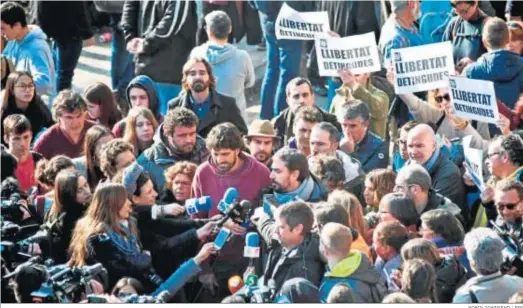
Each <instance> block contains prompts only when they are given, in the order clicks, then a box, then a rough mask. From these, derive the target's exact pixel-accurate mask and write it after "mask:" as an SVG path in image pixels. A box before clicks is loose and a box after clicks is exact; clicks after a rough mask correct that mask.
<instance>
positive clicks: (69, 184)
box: [47, 170, 82, 221]
mask: <svg viewBox="0 0 523 308" xmlns="http://www.w3.org/2000/svg"><path fill="white" fill-rule="evenodd" d="M81 176H82V175H81V174H80V172H78V171H68V170H63V171H60V173H58V175H57V176H56V180H55V184H54V202H53V206H52V207H51V209H50V210H49V218H48V219H47V221H53V220H55V219H57V218H58V216H60V214H61V213H62V212H64V211H67V210H68V209H70V208H72V207H75V206H82V205H80V204H78V202H77V201H76V191H77V190H78V179H79V178H80V177H81Z"/></svg>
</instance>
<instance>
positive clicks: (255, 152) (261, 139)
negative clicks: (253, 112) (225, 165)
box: [245, 120, 281, 168]
mask: <svg viewBox="0 0 523 308" xmlns="http://www.w3.org/2000/svg"><path fill="white" fill-rule="evenodd" d="M280 139H281V138H280V137H278V136H276V133H275V132H274V128H273V127H272V124H271V121H269V120H254V121H253V122H252V123H251V126H249V132H248V134H247V136H245V143H246V145H247V148H248V149H249V152H250V153H251V155H252V156H254V158H256V160H257V161H259V162H260V163H262V164H264V165H265V166H267V167H268V168H270V166H271V162H272V153H273V150H274V148H275V143H276V142H279V141H280Z"/></svg>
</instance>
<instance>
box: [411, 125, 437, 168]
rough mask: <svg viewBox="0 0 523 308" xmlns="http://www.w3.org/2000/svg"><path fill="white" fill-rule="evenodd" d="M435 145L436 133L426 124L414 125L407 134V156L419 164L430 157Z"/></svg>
mask: <svg viewBox="0 0 523 308" xmlns="http://www.w3.org/2000/svg"><path fill="white" fill-rule="evenodd" d="M436 146H437V142H436V134H435V133H434V130H433V129H432V128H431V127H430V126H428V125H427V124H418V125H416V126H415V127H414V128H413V129H412V130H411V131H410V132H409V134H408V136H407V147H408V149H407V151H408V153H409V158H410V159H411V160H413V161H414V162H416V163H418V164H420V165H423V164H425V163H426V162H427V161H428V160H429V159H430V157H431V156H432V154H433V153H434V151H435V150H436Z"/></svg>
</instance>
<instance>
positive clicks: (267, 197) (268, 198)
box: [263, 194, 280, 218]
mask: <svg viewBox="0 0 523 308" xmlns="http://www.w3.org/2000/svg"><path fill="white" fill-rule="evenodd" d="M279 205H280V203H279V202H278V200H277V199H276V197H275V196H274V195H273V194H264V195H263V211H264V212H265V214H267V215H269V217H270V218H273V217H274V210H275V209H276V208H278V206H279Z"/></svg>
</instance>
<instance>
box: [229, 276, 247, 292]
mask: <svg viewBox="0 0 523 308" xmlns="http://www.w3.org/2000/svg"><path fill="white" fill-rule="evenodd" d="M227 285H228V287H229V291H230V292H231V294H234V293H236V292H238V291H239V290H240V289H241V288H243V286H244V284H243V280H242V278H241V277H240V276H238V275H236V276H232V277H231V278H229V281H228V283H227Z"/></svg>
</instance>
